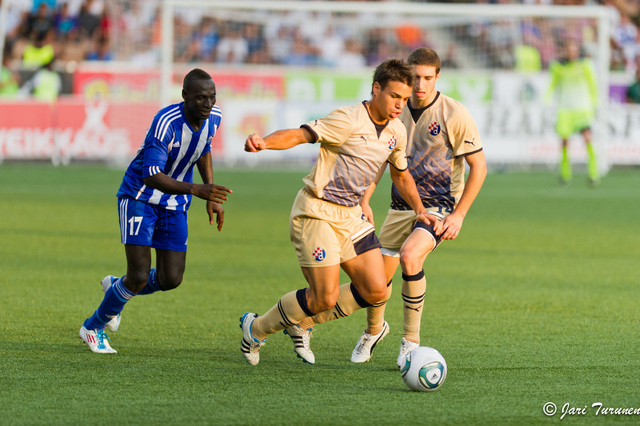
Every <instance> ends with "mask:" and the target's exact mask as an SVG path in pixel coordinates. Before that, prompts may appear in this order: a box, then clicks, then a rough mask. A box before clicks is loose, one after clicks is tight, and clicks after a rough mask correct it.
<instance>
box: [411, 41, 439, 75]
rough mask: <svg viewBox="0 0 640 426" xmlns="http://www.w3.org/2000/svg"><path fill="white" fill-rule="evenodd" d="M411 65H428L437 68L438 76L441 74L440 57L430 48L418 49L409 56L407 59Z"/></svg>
mask: <svg viewBox="0 0 640 426" xmlns="http://www.w3.org/2000/svg"><path fill="white" fill-rule="evenodd" d="M407 62H408V63H409V65H427V66H431V67H436V74H438V73H439V72H440V56H438V53H437V52H436V51H435V50H433V49H429V48H428V47H418V48H417V49H416V50H414V51H413V52H411V53H410V54H409V57H408V58H407Z"/></svg>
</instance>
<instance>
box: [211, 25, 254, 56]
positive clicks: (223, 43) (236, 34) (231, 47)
mask: <svg viewBox="0 0 640 426" xmlns="http://www.w3.org/2000/svg"><path fill="white" fill-rule="evenodd" d="M248 54H249V43H247V40H246V39H245V38H244V37H243V36H242V27H241V24H237V23H231V24H229V25H228V26H227V32H226V34H225V35H223V36H222V38H221V40H220V44H218V52H217V61H218V62H220V63H225V64H239V63H242V62H244V60H245V59H246V57H247V55H248Z"/></svg>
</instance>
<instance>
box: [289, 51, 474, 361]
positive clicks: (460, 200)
mask: <svg viewBox="0 0 640 426" xmlns="http://www.w3.org/2000/svg"><path fill="white" fill-rule="evenodd" d="M408 63H409V65H410V66H411V69H412V70H413V73H414V84H413V90H412V93H411V99H409V102H408V103H407V105H406V106H405V107H404V109H403V110H402V113H401V114H400V120H401V121H402V123H403V124H404V126H405V127H406V129H407V136H408V142H407V160H408V168H409V172H410V173H411V176H412V178H413V179H414V180H415V183H416V186H417V188H418V192H419V194H420V198H421V204H422V205H423V206H424V208H425V209H426V211H427V213H428V214H430V215H433V216H436V217H438V218H439V219H440V220H437V221H436V222H435V223H432V224H429V223H424V222H420V221H416V220H415V215H414V214H413V213H412V211H411V209H413V208H414V207H413V206H411V207H410V206H409V204H408V203H407V201H406V199H405V198H404V196H403V195H402V194H401V193H400V192H399V191H398V188H397V187H396V185H395V183H394V185H393V186H392V190H391V209H390V210H389V211H388V213H387V217H386V219H385V221H384V224H383V225H382V229H381V230H380V243H381V245H382V255H383V256H382V257H383V259H384V268H385V275H386V282H387V283H388V284H387V285H388V296H387V298H385V299H384V301H383V302H382V303H378V304H376V305H375V306H371V307H368V308H367V327H366V329H365V331H364V333H363V334H362V336H361V337H360V339H359V341H358V343H357V344H356V347H355V349H354V350H353V353H352V355H351V361H352V362H356V363H361V362H366V361H368V360H369V359H370V358H371V355H372V353H373V349H374V348H375V347H376V345H377V344H378V343H379V342H380V341H381V340H382V339H383V338H384V337H385V336H386V335H387V334H388V333H389V324H387V322H386V321H385V320H384V310H385V302H386V300H387V299H388V297H389V296H390V295H391V282H392V279H393V275H394V274H395V272H396V269H397V268H398V265H400V266H401V267H402V280H403V281H402V300H403V306H404V321H403V322H404V324H403V333H402V341H401V344H400V354H399V355H398V359H397V363H398V365H399V366H400V365H401V364H402V362H403V360H404V357H405V356H406V354H407V353H409V352H410V351H411V350H412V349H414V348H416V347H417V346H418V345H419V343H420V321H421V318H422V309H423V305H424V298H425V293H426V285H427V283H426V279H425V275H424V271H423V264H424V262H425V260H426V258H427V256H428V255H429V253H431V252H432V251H433V250H434V249H435V248H436V247H437V246H438V245H439V244H440V242H441V241H442V240H451V239H454V238H456V237H457V236H458V233H459V232H460V229H461V227H462V222H463V220H464V217H465V216H466V214H467V212H468V210H469V208H470V207H471V204H472V203H473V201H474V200H475V198H476V196H477V195H478V192H479V191H480V188H481V187H482V184H483V182H484V178H485V176H486V162H485V158H484V153H483V151H482V143H481V141H480V136H479V134H478V130H477V128H476V125H475V123H474V121H473V119H472V118H471V116H470V115H469V112H468V111H467V109H466V108H465V107H464V106H463V105H462V104H460V103H459V102H457V101H455V100H454V99H452V98H450V97H448V96H445V95H443V94H442V93H440V92H438V91H437V90H436V89H435V83H436V81H437V80H438V78H439V77H440V58H439V56H438V54H437V53H436V52H435V51H434V50H432V49H428V48H418V49H416V50H415V51H413V52H412V53H411V54H410V55H409V58H408ZM465 162H466V163H467V164H468V165H469V178H468V180H467V182H466V185H465V182H464V173H465ZM375 187H376V182H374V183H372V185H371V186H370V187H369V188H368V189H367V190H366V191H365V193H364V195H363V198H362V203H361V204H362V208H363V211H364V213H365V215H366V216H367V218H368V219H369V221H370V222H371V223H373V212H372V211H371V208H370V207H369V199H370V198H371V195H372V194H373V191H374V190H375ZM433 216H429V217H433ZM330 319H331V318H330V317H328V316H327V315H325V314H324V313H322V314H319V315H315V316H314V317H311V318H308V319H306V320H304V321H302V322H301V323H300V324H299V326H300V327H301V328H302V329H306V328H308V327H312V326H313V325H314V324H320V323H323V322H326V321H327V320H330ZM307 340H308V339H307ZM305 349H306V353H305V354H306V356H312V355H309V354H310V353H311V354H312V352H311V350H310V348H309V345H307V347H306V348H305Z"/></svg>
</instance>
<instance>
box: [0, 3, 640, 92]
mask: <svg viewBox="0 0 640 426" xmlns="http://www.w3.org/2000/svg"><path fill="white" fill-rule="evenodd" d="M1 1H3V0H0V2H1ZM4 1H6V0H4ZM416 1H419V0H416ZM443 1H444V0H443ZM447 2H450V3H494V4H503V3H525V4H534V5H535V4H556V5H591V4H601V5H603V6H605V7H607V8H608V9H609V11H610V24H611V33H610V44H611V47H612V55H611V58H610V68H611V69H612V70H615V71H621V72H625V73H627V74H628V75H629V79H631V76H632V75H635V71H636V68H637V63H638V61H637V58H638V56H639V55H640V47H639V46H640V31H638V23H639V22H640V2H639V1H636V0H633V1H632V0H519V1H516V0H513V1H510V0H476V1H464V0H448V1H447ZM175 12H176V14H175V19H174V43H175V44H174V52H175V58H174V60H175V61H176V62H184V63H220V64H240V63H244V64H256V65H274V64H276V65H277V64H286V65H296V66H320V67H334V68H360V67H371V66H374V65H376V64H377V63H379V62H380V61H382V60H384V59H386V58H389V57H406V55H407V54H408V53H409V52H410V51H411V50H412V49H414V48H415V47H417V46H429V47H432V48H434V49H436V50H438V51H439V52H440V53H441V55H442V58H443V67H444V68H458V67H467V68H475V69H487V68H488V69H515V70H520V71H527V72H531V71H533V72H535V71H540V70H546V69H547V68H548V66H549V63H550V62H551V61H552V60H555V59H557V55H558V52H559V51H560V50H561V48H562V45H563V41H564V40H567V39H575V40H578V41H579V42H581V44H582V47H583V49H584V51H585V53H586V54H591V53H595V47H596V29H595V27H594V22H593V20H590V19H571V20H568V19H561V18H556V19H545V18H538V17H532V18H530V19H519V20H516V19H510V18H504V19H498V20H496V19H492V20H489V19H480V18H479V19H473V20H466V21H465V20H457V21H455V22H451V23H442V24H440V23H439V22H436V24H435V25H434V21H433V20H431V21H428V23H424V22H422V21H420V20H419V19H416V20H410V19H407V17H404V18H403V19H398V17H397V16H394V15H392V14H388V15H385V16H379V15H377V14H372V13H368V12H363V13H361V14H353V13H333V14H330V13H327V12H286V11H271V12H261V13H251V12H241V13H230V12H226V13H223V14H220V13H213V12H212V11H211V10H207V9H196V8H193V9H189V8H176V10H175ZM218 12H219V11H218ZM425 19H428V17H427V18H425ZM160 22H161V13H160V0H137V1H125V0H119V1H111V0H11V3H10V5H9V7H8V14H7V19H6V28H7V32H6V44H7V46H8V47H9V50H8V52H10V59H11V60H13V61H16V62H18V65H19V66H24V67H31V69H32V70H33V69H37V68H39V67H41V66H42V64H45V63H48V62H49V61H50V59H51V58H52V57H54V56H55V57H56V58H57V61H56V62H57V63H58V64H59V65H60V66H62V65H65V64H67V63H69V62H79V61H83V60H89V61H126V62H129V63H134V64H139V65H144V66H147V67H154V66H157V65H158V63H159V58H160V50H161V46H160ZM356 28H357V30H356ZM9 63H11V62H9ZM23 80H26V79H23Z"/></svg>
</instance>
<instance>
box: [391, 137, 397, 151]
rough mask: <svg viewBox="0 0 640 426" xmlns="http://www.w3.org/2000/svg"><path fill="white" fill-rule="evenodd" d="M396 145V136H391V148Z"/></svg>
mask: <svg viewBox="0 0 640 426" xmlns="http://www.w3.org/2000/svg"><path fill="white" fill-rule="evenodd" d="M395 147H396V137H395V136H391V139H389V149H393V148H395Z"/></svg>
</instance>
